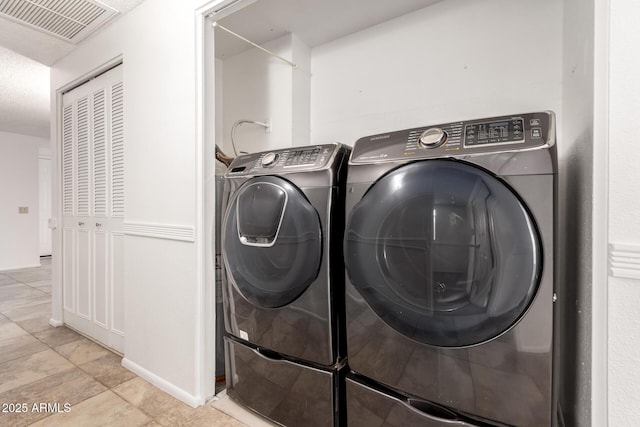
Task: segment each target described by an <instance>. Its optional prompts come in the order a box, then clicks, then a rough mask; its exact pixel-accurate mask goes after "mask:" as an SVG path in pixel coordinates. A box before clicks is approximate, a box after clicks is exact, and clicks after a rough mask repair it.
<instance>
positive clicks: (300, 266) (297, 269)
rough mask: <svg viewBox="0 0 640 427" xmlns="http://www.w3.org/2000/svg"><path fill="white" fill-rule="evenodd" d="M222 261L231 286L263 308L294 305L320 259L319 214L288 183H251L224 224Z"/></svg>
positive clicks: (275, 180) (231, 206)
mask: <svg viewBox="0 0 640 427" xmlns="http://www.w3.org/2000/svg"><path fill="white" fill-rule="evenodd" d="M222 239H223V250H222V253H223V260H224V263H225V265H226V268H227V271H228V272H229V275H230V277H231V279H232V282H233V285H234V286H235V288H236V289H237V290H238V292H239V293H240V294H241V295H242V296H243V297H244V298H245V299H247V300H248V301H249V302H251V303H252V304H254V305H256V306H258V307H264V308H275V307H281V306H284V305H286V304H288V303H290V302H292V301H293V300H295V299H296V298H297V297H298V296H299V295H300V294H302V292H303V291H304V290H305V289H306V288H307V287H308V286H309V285H310V284H311V283H312V282H313V281H314V280H315V278H316V276H317V275H318V270H319V268H320V262H321V258H322V248H321V243H322V232H321V225H320V219H319V217H318V213H317V212H316V210H315V209H314V208H313V206H311V204H310V203H309V201H308V200H307V199H306V197H305V196H304V195H303V194H302V192H300V190H299V189H297V188H296V187H295V186H294V185H292V184H291V183H290V182H289V181H286V180H284V179H282V178H278V177H273V176H262V177H257V178H252V179H250V180H248V181H247V182H245V183H244V184H243V185H242V186H241V187H240V188H239V189H238V191H236V192H235V194H234V195H233V197H232V199H231V200H230V202H229V208H228V209H227V211H226V214H225V218H224V231H223V236H222Z"/></svg>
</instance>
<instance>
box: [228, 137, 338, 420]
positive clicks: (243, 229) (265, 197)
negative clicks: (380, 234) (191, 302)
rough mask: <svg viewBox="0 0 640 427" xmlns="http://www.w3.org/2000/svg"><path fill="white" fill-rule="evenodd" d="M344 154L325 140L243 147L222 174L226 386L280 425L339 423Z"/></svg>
mask: <svg viewBox="0 0 640 427" xmlns="http://www.w3.org/2000/svg"><path fill="white" fill-rule="evenodd" d="M349 153H350V149H349V148H348V147H347V146H345V145H342V144H324V145H315V146H305V147H298V148H289V149H282V150H275V151H269V152H263V153H254V154H248V155H243V156H239V157H237V158H236V159H235V160H234V161H233V163H232V164H231V165H230V166H229V169H228V170H227V172H226V174H225V191H224V200H223V204H224V206H225V216H224V218H223V226H222V228H223V230H222V257H223V264H224V274H223V301H224V315H225V330H226V337H225V349H226V350H225V351H226V366H227V372H226V378H227V393H228V395H229V396H230V397H231V398H233V399H234V400H236V401H237V402H239V403H241V404H243V405H245V406H246V407H248V408H250V409H252V410H254V411H255V412H258V413H259V414H261V415H263V416H265V417H267V418H269V419H271V420H272V421H274V422H276V423H279V424H283V425H308V426H332V425H334V424H337V423H338V422H339V417H340V412H341V411H340V396H339V389H340V388H341V387H342V386H341V384H343V380H344V378H343V372H344V366H345V361H344V355H345V352H346V346H345V335H344V266H343V258H342V240H343V232H344V197H345V194H344V188H345V187H344V186H345V178H346V168H347V162H348V156H349ZM300 423H302V424H300Z"/></svg>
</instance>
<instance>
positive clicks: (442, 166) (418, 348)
mask: <svg viewBox="0 0 640 427" xmlns="http://www.w3.org/2000/svg"><path fill="white" fill-rule="evenodd" d="M556 177H557V160H556V148H555V122H554V115H553V113H551V112H542V113H533V114H516V115H509V116H504V117H494V118H489V119H481V120H471V121H459V122H454V123H447V124H442V125H437V126H426V127H420V128H414V129H407V130H402V131H397V132H391V133H384V134H380V135H374V136H370V137H366V138H361V139H360V140H358V141H357V142H356V144H355V145H354V149H353V152H352V155H351V160H350V164H349V174H348V179H347V200H346V214H347V222H346V230H345V240H344V256H345V266H346V271H347V280H346V318H347V348H348V361H349V366H350V368H351V370H352V372H351V373H350V374H349V377H348V378H347V382H346V388H347V415H348V420H349V425H350V426H364V425H382V424H384V425H388V426H400V425H408V424H407V423H409V424H411V425H420V424H422V425H425V426H432V425H433V426H435V425H518V426H542V425H552V420H553V417H554V413H555V411H556V403H555V402H556V399H557V397H556V393H555V387H554V375H555V372H554V369H553V368H554V364H553V359H554V346H553V338H554V333H553V331H554V321H555V320H554V301H555V298H556V290H555V283H554V259H555V249H554V226H555V223H556V221H555V217H556V207H555V206H556V185H557V179H556ZM420 420H422V421H420Z"/></svg>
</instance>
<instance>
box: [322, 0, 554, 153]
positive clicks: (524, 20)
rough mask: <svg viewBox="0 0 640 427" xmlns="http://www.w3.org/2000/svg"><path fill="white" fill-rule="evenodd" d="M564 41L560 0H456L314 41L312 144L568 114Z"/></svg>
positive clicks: (348, 142)
mask: <svg viewBox="0 0 640 427" xmlns="http://www.w3.org/2000/svg"><path fill="white" fill-rule="evenodd" d="M498 19H499V21H498ZM561 40H562V2H561V1H559V0H543V1H535V2H532V1H511V0H482V1H465V0H447V1H443V2H440V3H437V4H435V5H433V6H430V7H427V8H425V9H422V10H420V11H417V12H414V13H411V14H408V15H404V16H401V17H399V18H397V19H394V20H392V21H389V22H386V23H382V24H380V25H377V26H375V27H372V28H369V29H366V30H364V31H361V32H358V33H356V34H353V35H351V36H348V37H344V38H342V39H338V40H335V41H333V42H330V43H327V44H325V45H322V46H318V47H315V48H313V49H312V57H311V66H312V67H311V71H312V78H311V100H312V109H311V128H312V130H311V135H312V142H313V143H324V142H332V141H338V142H343V143H346V144H349V145H352V144H353V143H354V142H355V141H356V140H357V138H359V137H362V136H366V135H370V134H375V133H380V132H385V131H390V130H396V129H404V128H409V127H414V126H423V125H427V124H436V123H441V122H446V121H454V120H461V119H471V118H480V117H490V116H492V115H502V114H512V113H524V112H529V111H535V110H554V111H555V112H556V113H558V115H559V116H560V115H561V103H562V45H561ZM336 99H339V102H336Z"/></svg>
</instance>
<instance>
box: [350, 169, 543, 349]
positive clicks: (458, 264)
mask: <svg viewBox="0 0 640 427" xmlns="http://www.w3.org/2000/svg"><path fill="white" fill-rule="evenodd" d="M344 252H345V264H346V268H347V274H348V276H349V279H350V280H351V283H352V284H353V285H354V286H355V288H356V289H357V290H358V292H359V293H360V294H361V295H362V297H363V298H364V299H365V300H366V302H367V304H368V305H369V306H370V307H371V308H372V309H373V310H374V311H375V312H376V314H377V315H378V316H379V317H380V319H382V320H383V321H384V322H385V323H386V324H388V325H389V326H391V327H392V328H394V329H395V330H396V331H398V332H400V333H402V334H403V335H405V336H407V337H409V338H411V339H413V340H416V341H418V342H422V343H425V344H429V345H433V346H438V347H463V346H469V345H473V344H477V343H481V342H484V341H486V340H489V339H491V338H493V337H496V336H498V335H500V334H502V333H503V332H505V331H506V330H508V329H509V328H510V327H511V326H513V325H514V324H515V323H516V322H517V321H518V319H519V318H520V317H521V316H522V315H523V314H524V312H525V311H526V309H527V307H528V306H529V304H530V303H531V301H532V300H533V298H534V296H535V293H536V289H537V287H538V284H539V281H540V274H541V267H542V266H541V262H542V257H541V248H540V238H539V235H538V232H537V229H536V227H535V224H534V222H533V220H532V218H531V216H530V214H529V212H528V211H527V209H526V208H525V207H524V206H523V204H522V202H521V201H520V199H519V198H518V197H517V196H516V195H515V193H514V192H513V191H512V190H511V189H510V188H509V187H508V186H507V185H506V184H505V183H504V182H502V181H500V180H498V179H497V178H495V177H494V176H492V175H490V174H488V173H487V172H485V171H484V170H481V169H479V168H477V167H474V166H472V165H470V164H466V163H462V162H458V161H451V160H427V161H422V162H418V163H412V164H409V165H407V166H403V167H400V168H398V169H395V170H394V171H392V172H390V173H389V174H387V175H385V176H384V177H383V178H381V179H380V180H379V181H378V182H376V183H375V184H374V185H372V186H371V187H370V188H369V190H368V191H367V193H366V194H365V195H364V197H363V198H362V200H360V202H359V203H358V204H357V205H356V206H355V207H354V208H353V210H352V211H351V214H350V215H349V218H348V220H347V227H346V233H345V251H344Z"/></svg>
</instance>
